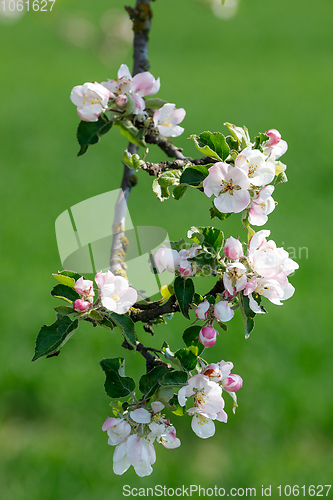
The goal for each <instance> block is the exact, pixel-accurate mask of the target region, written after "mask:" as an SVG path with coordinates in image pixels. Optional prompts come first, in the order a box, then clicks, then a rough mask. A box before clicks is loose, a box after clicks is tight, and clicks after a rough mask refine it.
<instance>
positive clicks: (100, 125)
mask: <svg viewBox="0 0 333 500" xmlns="http://www.w3.org/2000/svg"><path fill="white" fill-rule="evenodd" d="M112 124H113V122H112V121H109V119H108V118H107V116H106V115H104V114H101V115H100V116H99V117H98V120H97V122H85V121H81V122H80V123H79V126H78V129H77V134H76V137H77V140H78V142H79V144H80V146H81V149H80V151H79V152H78V156H82V155H83V154H84V153H85V152H86V151H87V149H88V147H89V146H91V145H92V144H97V142H99V140H100V137H101V135H104V134H106V133H107V132H109V130H110V129H111V127H112Z"/></svg>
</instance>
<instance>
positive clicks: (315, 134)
mask: <svg viewBox="0 0 333 500" xmlns="http://www.w3.org/2000/svg"><path fill="white" fill-rule="evenodd" d="M6 1H7V3H8V0H6ZM152 7H153V9H154V19H153V26H152V31H151V37H150V61H151V72H152V73H153V74H154V76H155V77H157V76H160V77H161V82H162V86H161V91H160V93H159V97H161V98H163V99H166V100H168V101H169V102H175V103H176V104H177V107H184V108H185V109H186V111H187V115H186V119H185V121H184V126H185V133H184V134H183V136H181V137H180V138H178V139H177V140H176V143H177V145H179V146H181V147H183V148H184V151H185V154H187V155H189V156H191V155H192V156H196V154H197V153H196V150H195V148H194V146H193V144H192V142H190V141H187V140H186V138H187V137H188V136H189V135H190V134H192V133H200V132H201V131H203V130H207V129H210V130H212V131H217V130H219V131H222V132H226V129H225V128H224V127H223V123H224V122H225V121H230V122H232V123H235V124H237V125H246V126H247V127H248V128H249V131H250V134H251V137H252V138H253V137H254V136H255V135H256V134H257V133H258V132H259V131H262V132H264V131H265V130H267V129H269V128H277V129H278V130H279V131H280V132H281V133H282V136H283V138H284V139H286V140H287V142H288V143H289V150H288V152H287V154H286V155H285V156H284V157H283V158H282V161H284V163H286V164H287V165H288V169H287V175H288V178H289V183H288V184H286V185H282V186H279V187H278V188H277V189H276V192H275V196H274V198H275V199H276V200H277V201H278V202H279V205H278V207H277V208H276V210H275V211H274V212H273V213H272V214H271V215H270V218H269V222H268V224H267V227H268V228H269V229H270V230H271V237H272V238H273V239H274V240H275V241H276V242H277V244H278V245H279V246H281V245H284V247H285V248H287V249H288V248H289V249H290V248H291V247H293V248H294V249H295V252H296V255H295V256H294V257H295V260H297V261H298V262H299V265H300V269H299V270H298V271H297V272H296V274H295V276H293V277H292V278H291V281H292V283H293V284H294V286H295V287H296V293H295V296H294V297H293V298H292V299H290V300H288V301H287V302H286V303H285V305H284V306H283V307H278V306H274V305H273V304H270V303H267V308H268V310H269V314H268V315H267V316H265V317H259V318H258V319H257V321H256V328H255V330H254V332H253V333H252V335H251V337H250V339H249V340H247V341H245V339H244V334H243V329H242V323H241V319H240V315H239V314H236V317H235V319H234V320H233V321H232V322H231V323H230V326H229V330H228V332H227V333H223V334H222V333H221V335H220V337H219V338H218V341H217V344H216V347H215V348H214V349H213V350H210V351H208V352H207V356H206V357H207V360H208V361H210V362H212V361H218V360H220V359H222V358H223V359H225V360H231V361H233V362H234V365H235V369H234V372H235V373H239V374H240V375H241V376H242V377H243V379H244V387H243V389H242V390H241V392H240V393H239V408H238V410H237V412H236V415H233V414H232V412H231V401H229V400H227V405H226V410H227V412H228V414H229V422H228V424H227V425H225V424H217V425H216V434H215V436H214V437H213V438H210V439H208V440H200V439H199V438H197V437H196V436H195V435H194V434H193V432H192V431H191V428H190V419H189V418H179V417H176V416H172V415H171V420H172V422H173V423H174V425H175V426H176V428H177V435H178V437H179V438H180V439H181V441H182V446H181V447H180V448H178V449H176V450H166V449H164V448H163V447H162V446H159V445H156V446H155V449H156V452H157V462H156V464H155V465H154V473H153V474H152V475H151V476H150V477H146V478H138V477H137V476H136V475H135V473H134V471H133V469H132V468H131V469H130V470H129V471H128V472H127V473H126V474H125V475H124V476H119V477H118V476H115V475H114V474H113V472H112V455H113V448H112V447H110V446H108V445H107V436H106V435H105V434H103V433H102V432H101V430H100V429H101V425H102V423H103V421H104V420H105V418H106V417H107V415H108V412H109V407H108V403H109V399H108V397H107V396H106V394H105V393H104V389H103V383H104V374H103V372H102V370H101V369H100V367H99V365H98V362H99V361H100V360H101V359H102V358H103V357H113V356H119V355H123V354H124V353H123V352H122V349H121V347H120V341H121V339H120V334H119V333H109V332H108V331H106V330H104V329H100V330H98V329H93V328H92V327H91V325H89V324H84V325H82V327H81V328H80V330H79V331H78V332H77V333H76V334H75V336H74V337H73V338H72V339H71V340H70V341H69V342H68V344H67V345H66V347H65V348H64V349H63V351H62V352H61V354H60V356H59V357H55V358H50V359H41V360H38V361H37V362H35V363H33V364H32V363H31V358H32V355H33V348H34V341H35V337H36V334H37V332H38V330H39V328H40V326H41V325H42V324H45V323H47V324H50V323H52V322H53V320H54V311H53V309H52V308H53V307H54V306H55V305H59V303H58V302H59V301H57V300H56V299H52V298H51V296H50V294H49V291H50V289H51V287H52V286H53V285H54V284H55V281H54V279H53V278H52V276H51V273H52V272H56V271H57V270H58V269H61V262H60V259H59V255H58V251H57V245H56V239H55V231H54V222H55V219H56V218H57V217H58V215H59V214H60V213H62V212H63V211H64V210H66V209H67V208H68V207H70V206H72V205H74V204H76V203H79V202H80V201H83V200H85V199H87V198H90V197H92V196H95V195H98V194H101V193H104V192H105V191H108V190H112V189H117V188H118V187H119V185H120V181H121V176H122V167H121V164H120V161H119V159H120V157H121V154H122V152H123V150H124V148H125V147H126V144H127V143H126V139H125V138H123V137H121V136H120V134H119V131H117V130H113V131H111V133H110V134H109V135H108V136H106V137H103V139H102V141H101V143H100V144H99V145H98V146H93V147H91V148H90V149H89V151H88V153H87V154H86V155H85V156H84V157H81V158H77V157H76V153H77V151H78V146H77V144H76V138H75V131H76V127H77V124H78V117H77V115H76V112H75V108H74V106H73V105H72V104H71V102H70V100H69V94H70V91H71V89H72V87H73V86H74V85H79V84H82V83H84V82H86V81H93V80H97V81H102V80H105V79H106V78H114V77H115V76H116V72H117V70H118V67H119V65H120V64H121V63H127V64H128V65H129V66H130V67H131V66H132V53H131V32H130V27H129V23H128V21H127V19H126V15H125V14H124V13H123V1H120V0H113V1H107V0H99V2H94V3H92V2H90V1H88V0H56V3H55V5H54V7H53V11H52V13H50V12H46V13H42V12H33V11H30V12H26V13H24V15H21V16H18V17H14V18H13V17H11V18H9V17H7V16H4V15H3V13H0V46H1V56H0V60H1V73H0V84H1V99H0V115H1V135H0V164H1V172H2V174H1V202H2V207H3V209H2V217H1V248H2V258H1V265H2V271H1V273H2V283H3V284H2V287H1V289H2V293H3V299H2V301H1V309H2V314H1V339H0V366H1V368H0V373H1V378H0V395H1V406H0V492H1V493H0V496H1V500H32V499H33V500H45V499H48V500H68V499H75V500H88V499H89V500H90V499H95V498H98V499H99V500H107V499H111V498H116V499H117V498H122V487H123V485H125V484H128V485H131V486H132V487H147V486H154V485H156V484H161V485H166V486H167V487H179V486H181V485H183V484H184V485H185V486H189V485H190V484H200V485H201V486H203V487H214V486H215V485H217V486H218V487H225V488H226V489H227V488H232V487H236V488H239V487H242V488H246V487H255V488H257V496H260V491H261V485H264V486H265V487H266V486H268V485H270V484H271V485H272V487H273V493H272V497H273V498H274V497H276V498H277V493H276V486H277V485H279V484H281V485H286V484H289V485H294V484H298V485H300V486H302V485H307V486H308V485H310V484H314V485H317V484H328V483H330V482H332V459H333V447H332V437H333V426H332V421H333V399H332V375H333V369H332V355H333V342H332V333H333V328H332V313H331V307H332V306H331V303H332V292H331V288H332V287H331V279H332V271H333V269H332V258H331V255H332V219H333V213H332V166H333V160H332V154H331V149H332V148H331V144H330V142H331V137H332V114H333V98H332V88H333V32H332V26H331V23H332V17H333V3H332V2H331V1H330V0H317V1H316V2H312V1H310V0H302V1H301V0H280V1H279V2H271V1H268V0H251V1H249V0H240V2H239V5H238V11H237V13H236V15H235V16H233V17H231V18H230V19H228V20H225V19H221V18H218V17H216V16H215V15H214V14H213V12H212V10H211V7H210V4H209V2H208V1H204V0H182V1H181V2H180V1H179V0H178V1H177V0H158V1H157V2H156V3H155V2H154V3H153V4H152ZM160 159H166V158H165V156H164V154H163V153H162V154H161V153H160V152H159V151H156V150H154V149H153V148H151V151H150V153H149V157H148V160H150V161H157V160H160ZM151 182H152V178H150V177H148V176H147V175H145V174H144V173H139V183H138V185H137V186H136V187H135V189H133V191H132V193H131V196H130V202H129V210H130V213H131V216H132V220H133V223H134V224H135V225H149V226H154V225H155V226H160V227H164V228H166V229H167V231H168V233H169V236H170V237H171V238H172V239H178V238H181V237H183V236H184V235H185V233H186V231H187V229H188V228H189V227H190V226H191V225H193V224H195V225H208V224H210V220H209V217H208V212H207V208H208V207H209V206H210V203H211V202H210V200H208V198H206V197H204V196H203V195H202V194H201V193H198V192H196V191H195V190H193V191H192V192H189V193H187V194H186V196H185V198H183V200H182V201H180V202H176V201H174V200H169V201H166V202H164V203H163V204H162V203H160V202H158V201H157V200H156V199H155V195H154V194H153V192H152V191H151V187H150V186H151ZM213 224H215V225H217V226H218V227H220V228H223V230H224V231H225V234H226V236H230V235H233V236H236V235H237V234H239V235H240V236H241V237H242V238H245V236H244V235H243V229H242V227H241V224H240V222H239V221H238V217H237V216H233V217H231V218H230V219H228V220H227V221H225V222H224V223H221V222H219V221H217V222H216V219H215V221H214V222H213ZM265 229H266V226H265ZM302 247H306V248H307V250H303V251H301V252H299V248H302ZM56 302H57V304H56ZM185 326H186V321H185V319H182V318H179V319H175V320H173V321H172V322H169V323H168V325H166V326H160V327H158V328H156V337H155V339H151V338H149V334H147V333H145V332H143V331H142V329H141V328H140V329H139V333H140V335H141V338H142V339H143V342H144V343H147V344H148V345H153V346H154V347H157V348H159V347H160V346H161V343H162V341H163V340H164V338H167V340H168V341H169V343H170V345H171V348H172V349H174V350H176V349H177V348H179V347H181V345H182V343H181V340H180V335H181V333H182V331H183V329H184V327H185ZM125 354H126V358H127V374H128V375H131V376H134V377H136V373H140V372H142V371H143V370H144V362H143V359H140V357H139V355H136V356H135V355H133V354H132V353H129V352H127V353H125ZM274 492H275V493H274ZM330 494H331V495H332V494H333V493H332V492H331V493H330ZM193 497H194V498H195V495H194V496H193Z"/></svg>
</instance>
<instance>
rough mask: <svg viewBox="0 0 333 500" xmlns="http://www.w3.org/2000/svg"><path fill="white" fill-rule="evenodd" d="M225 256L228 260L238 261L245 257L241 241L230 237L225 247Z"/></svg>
mask: <svg viewBox="0 0 333 500" xmlns="http://www.w3.org/2000/svg"><path fill="white" fill-rule="evenodd" d="M224 255H225V256H226V257H228V259H232V260H237V259H239V258H240V257H242V256H243V246H242V244H241V242H240V241H239V240H236V238H234V237H233V236H230V238H228V239H227V240H226V242H225V245H224Z"/></svg>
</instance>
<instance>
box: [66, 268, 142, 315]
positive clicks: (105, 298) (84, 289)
mask: <svg viewBox="0 0 333 500" xmlns="http://www.w3.org/2000/svg"><path fill="white" fill-rule="evenodd" d="M95 282H96V284H97V287H98V300H97V302H96V304H95V305H96V306H99V299H100V301H101V303H102V306H103V307H105V308H106V309H108V310H109V311H112V312H115V313H117V314H125V313H126V312H127V311H128V310H129V308H130V307H132V305H133V304H134V303H135V302H136V301H137V292H136V290H135V289H134V288H132V287H130V286H129V284H128V281H127V279H125V278H123V277H122V276H115V275H114V274H113V273H112V272H111V271H107V272H106V273H102V272H100V273H97V274H96V276H95ZM75 290H76V292H77V293H79V294H80V295H81V297H82V298H81V299H76V300H75V302H74V305H73V307H74V309H75V310H76V311H78V312H82V313H83V312H87V311H89V310H90V309H91V307H92V305H93V302H94V296H95V290H94V283H93V281H91V280H85V279H83V277H82V276H81V278H79V279H78V280H77V281H76V282H75Z"/></svg>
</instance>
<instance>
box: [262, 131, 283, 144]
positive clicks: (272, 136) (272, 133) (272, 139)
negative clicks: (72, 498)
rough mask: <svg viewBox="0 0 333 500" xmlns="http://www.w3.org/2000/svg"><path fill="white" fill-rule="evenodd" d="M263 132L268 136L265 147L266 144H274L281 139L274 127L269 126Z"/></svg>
mask: <svg viewBox="0 0 333 500" xmlns="http://www.w3.org/2000/svg"><path fill="white" fill-rule="evenodd" d="M265 133H266V135H268V137H269V139H268V141H267V142H266V147H267V146H268V147H269V146H275V145H276V144H278V143H279V142H280V141H281V134H280V132H279V131H278V130H276V129H275V128H270V129H269V130H267V132H265Z"/></svg>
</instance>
